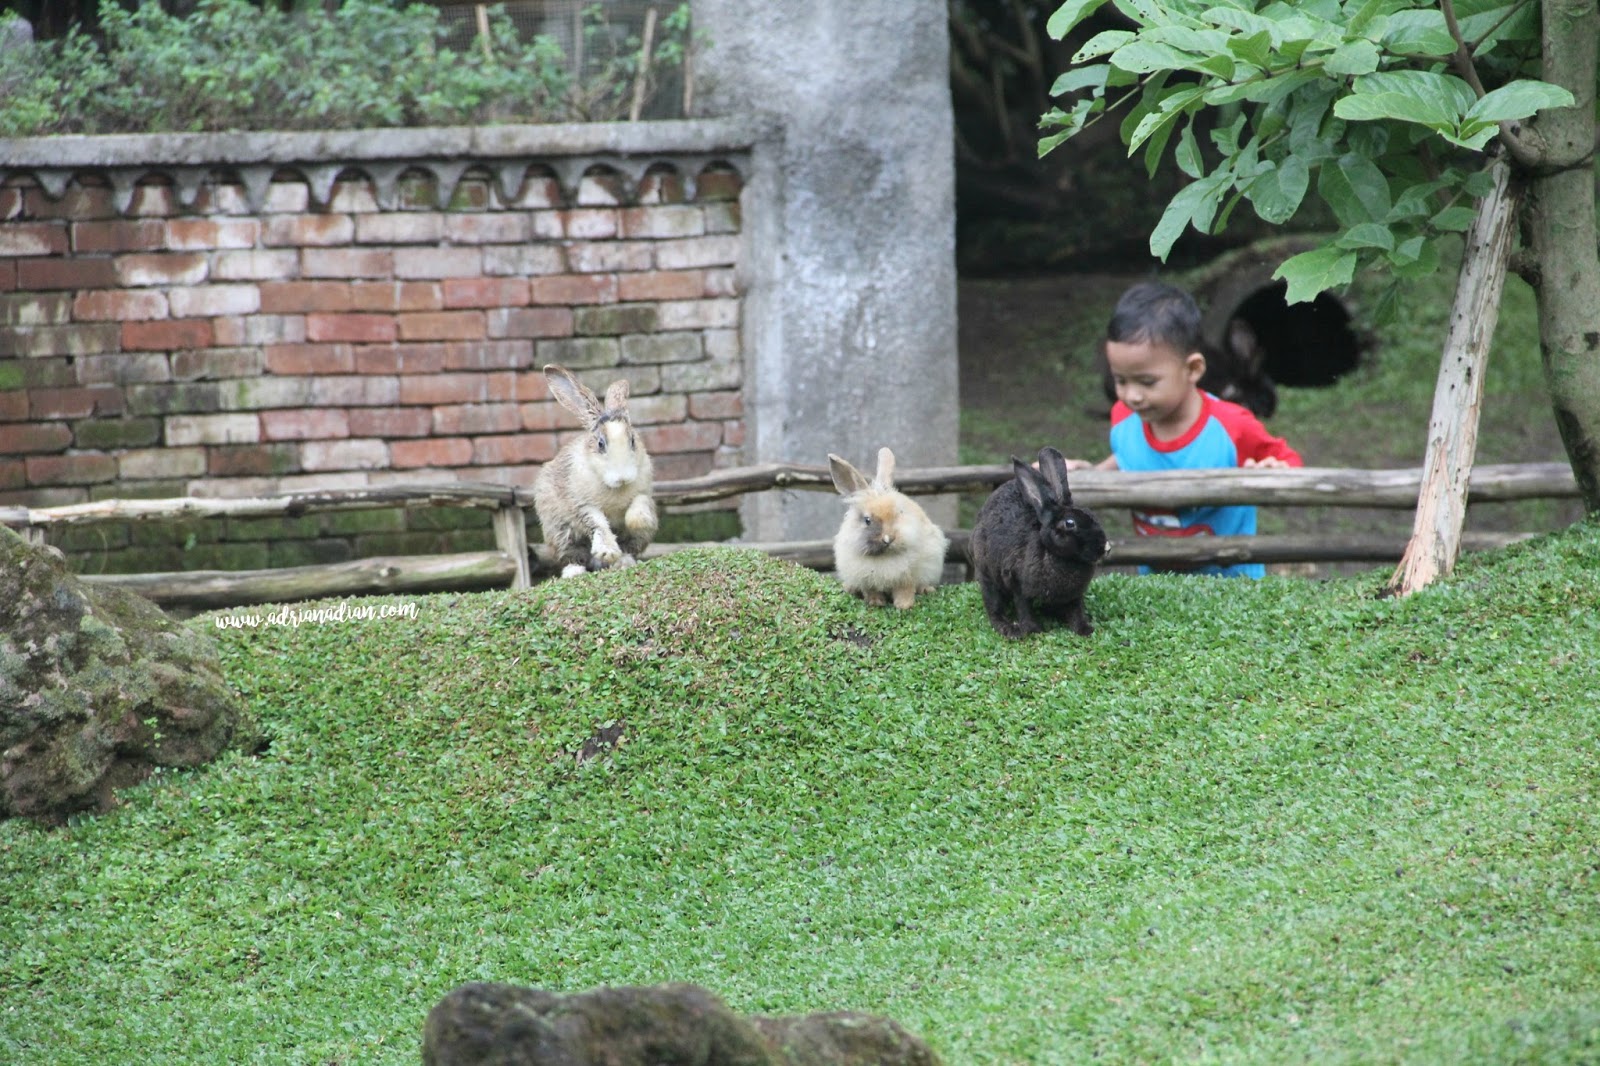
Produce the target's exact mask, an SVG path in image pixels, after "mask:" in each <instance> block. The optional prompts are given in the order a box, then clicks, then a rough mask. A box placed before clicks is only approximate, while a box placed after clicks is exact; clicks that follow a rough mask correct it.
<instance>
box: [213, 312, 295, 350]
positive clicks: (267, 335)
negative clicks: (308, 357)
mask: <svg viewBox="0 0 1600 1066" xmlns="http://www.w3.org/2000/svg"><path fill="white" fill-rule="evenodd" d="M211 325H212V328H213V330H214V331H215V332H216V337H217V343H218V344H221V345H226V346H227V347H230V348H237V347H240V346H243V345H252V344H255V345H260V344H303V343H305V339H306V320H305V318H304V317H303V316H301V315H260V314H256V315H240V316H237V317H233V318H219V319H216V320H215V321H213V322H212V323H211Z"/></svg>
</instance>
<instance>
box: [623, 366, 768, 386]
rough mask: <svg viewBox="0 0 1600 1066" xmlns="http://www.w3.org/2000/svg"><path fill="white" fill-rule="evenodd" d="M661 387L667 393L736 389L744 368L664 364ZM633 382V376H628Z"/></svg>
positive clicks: (661, 371) (661, 370)
mask: <svg viewBox="0 0 1600 1066" xmlns="http://www.w3.org/2000/svg"><path fill="white" fill-rule="evenodd" d="M660 374H661V387H662V388H663V389H665V390H667V391H668V392H711V391H714V390H717V389H736V388H738V387H739V385H740V383H741V382H742V381H743V379H744V368H743V367H741V366H740V365H739V364H738V363H736V362H735V363H717V362H711V361H709V360H708V361H705V362H699V363H676V364H670V363H669V364H666V365H664V366H662V367H660ZM629 380H630V381H631V380H633V375H632V374H630V375H629Z"/></svg>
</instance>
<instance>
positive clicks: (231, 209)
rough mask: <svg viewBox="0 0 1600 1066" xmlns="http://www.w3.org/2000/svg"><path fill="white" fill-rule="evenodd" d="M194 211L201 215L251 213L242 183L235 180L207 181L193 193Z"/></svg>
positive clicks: (252, 212) (247, 196) (252, 209)
mask: <svg viewBox="0 0 1600 1066" xmlns="http://www.w3.org/2000/svg"><path fill="white" fill-rule="evenodd" d="M194 210H195V213H197V214H201V215H251V214H255V209H254V208H252V207H251V206H250V197H249V195H248V193H247V192H246V190H245V187H244V185H243V184H242V183H240V182H236V181H228V180H226V179H223V180H221V181H215V180H213V181H207V182H206V183H205V184H203V185H201V186H200V188H199V190H198V191H197V192H196V193H195V198H194Z"/></svg>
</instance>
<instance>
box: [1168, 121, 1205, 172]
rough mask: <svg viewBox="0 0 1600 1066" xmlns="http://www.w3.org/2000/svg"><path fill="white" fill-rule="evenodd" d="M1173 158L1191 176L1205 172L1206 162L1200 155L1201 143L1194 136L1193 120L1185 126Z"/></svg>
mask: <svg viewBox="0 0 1600 1066" xmlns="http://www.w3.org/2000/svg"><path fill="white" fill-rule="evenodd" d="M1173 160H1174V162H1176V163H1177V164H1178V169H1179V170H1181V171H1183V172H1184V173H1185V174H1187V175H1188V176H1189V177H1191V178H1198V177H1201V176H1203V175H1204V174H1205V162H1204V160H1203V159H1202V158H1201V156H1200V144H1199V142H1198V141H1196V140H1195V138H1194V123H1193V122H1191V123H1189V124H1188V125H1187V126H1185V127H1183V133H1182V135H1181V136H1179V138H1178V149H1177V151H1176V152H1174V153H1173Z"/></svg>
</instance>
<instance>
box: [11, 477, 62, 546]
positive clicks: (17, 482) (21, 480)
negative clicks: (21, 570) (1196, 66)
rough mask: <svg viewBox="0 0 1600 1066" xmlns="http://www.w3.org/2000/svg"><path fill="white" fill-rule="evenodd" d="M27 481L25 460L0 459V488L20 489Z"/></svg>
mask: <svg viewBox="0 0 1600 1066" xmlns="http://www.w3.org/2000/svg"><path fill="white" fill-rule="evenodd" d="M27 483H28V464H27V463H26V462H24V461H23V460H21V459H0V489H20V488H22V487H23V486H24V485H26V484H27ZM52 539H54V538H52Z"/></svg>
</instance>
